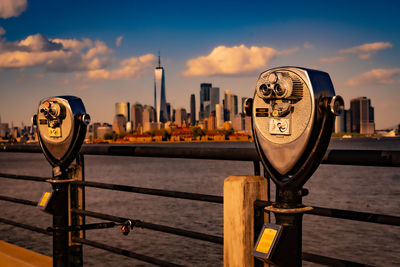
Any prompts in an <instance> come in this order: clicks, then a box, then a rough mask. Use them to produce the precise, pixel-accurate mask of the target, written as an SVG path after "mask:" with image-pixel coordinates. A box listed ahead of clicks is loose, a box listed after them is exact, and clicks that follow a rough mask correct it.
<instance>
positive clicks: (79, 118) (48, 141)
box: [34, 96, 90, 168]
mask: <svg viewBox="0 0 400 267" xmlns="http://www.w3.org/2000/svg"><path fill="white" fill-rule="evenodd" d="M89 123H90V116H89V115H88V114H86V110H85V106H84V105H83V103H82V100H81V99H80V98H78V97H75V96H56V97H49V98H45V99H42V100H41V101H40V103H39V107H38V112H37V115H35V116H34V124H36V125H37V131H38V137H39V143H40V146H41V147H42V150H43V153H44V155H45V156H46V158H47V160H48V161H49V162H50V164H51V165H52V166H53V167H56V166H59V167H62V168H67V167H68V166H69V165H70V164H71V162H72V161H73V160H74V159H75V157H76V156H77V154H78V152H79V150H80V148H81V146H82V143H83V140H84V138H85V135H86V128H87V125H88V124H89Z"/></svg>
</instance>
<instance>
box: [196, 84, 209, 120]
mask: <svg viewBox="0 0 400 267" xmlns="http://www.w3.org/2000/svg"><path fill="white" fill-rule="evenodd" d="M211 87H212V84H211V83H202V84H200V112H199V121H203V119H204V118H207V117H208V116H210V88H211ZM207 113H208V114H207Z"/></svg>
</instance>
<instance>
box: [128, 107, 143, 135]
mask: <svg viewBox="0 0 400 267" xmlns="http://www.w3.org/2000/svg"><path fill="white" fill-rule="evenodd" d="M131 119H132V123H133V125H132V130H137V129H139V128H140V127H143V106H142V105H141V104H139V103H136V104H135V105H133V106H132V109H131Z"/></svg>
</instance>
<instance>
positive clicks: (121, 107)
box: [115, 102, 131, 121]
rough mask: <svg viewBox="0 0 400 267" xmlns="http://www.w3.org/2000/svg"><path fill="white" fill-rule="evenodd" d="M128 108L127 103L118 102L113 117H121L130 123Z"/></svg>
mask: <svg viewBox="0 0 400 267" xmlns="http://www.w3.org/2000/svg"><path fill="white" fill-rule="evenodd" d="M129 111H130V108H129V102H119V103H115V115H123V116H124V117H125V119H126V121H130V120H131V117H130V112H129Z"/></svg>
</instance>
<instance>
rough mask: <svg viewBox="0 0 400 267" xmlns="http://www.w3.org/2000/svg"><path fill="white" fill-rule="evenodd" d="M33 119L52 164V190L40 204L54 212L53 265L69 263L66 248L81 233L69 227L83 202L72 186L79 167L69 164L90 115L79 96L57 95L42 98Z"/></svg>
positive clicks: (41, 207) (79, 145)
mask: <svg viewBox="0 0 400 267" xmlns="http://www.w3.org/2000/svg"><path fill="white" fill-rule="evenodd" d="M32 122H33V124H34V125H36V126H37V135H38V138H39V143H40V146H41V148H42V151H43V154H44V155H45V157H46V159H47V160H48V161H49V162H50V164H51V166H52V167H53V177H52V179H49V180H48V182H49V183H51V186H52V188H53V191H52V192H44V194H43V195H42V197H41V199H40V201H39V202H38V205H37V206H38V208H40V209H41V210H43V211H45V212H48V213H50V214H52V215H53V227H52V229H54V233H53V255H54V256H53V265H54V266H70V263H71V262H72V258H71V257H70V256H69V253H66V251H70V249H72V248H71V246H73V244H72V243H71V242H70V240H71V235H72V234H74V235H79V232H74V233H72V232H70V231H69V230H68V229H69V227H70V225H71V223H72V222H73V221H79V219H78V218H73V217H72V215H71V207H72V208H77V207H79V205H81V204H82V202H81V201H80V200H79V199H82V193H81V191H79V190H77V188H76V187H75V189H74V190H72V189H71V187H72V186H71V182H72V181H73V179H72V177H73V173H74V171H75V170H76V169H75V167H74V168H72V167H70V165H71V163H72V162H73V160H74V159H75V158H76V157H77V156H78V153H79V150H80V149H81V146H82V144H83V141H84V139H85V135H86V129H87V125H88V124H89V123H90V116H89V115H88V114H87V113H86V110H85V106H84V105H83V103H82V100H81V99H80V98H78V97H75V96H56V97H49V98H45V99H42V100H41V101H40V103H39V107H38V111H37V114H36V115H34V116H33V120H32ZM78 195H80V197H78Z"/></svg>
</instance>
